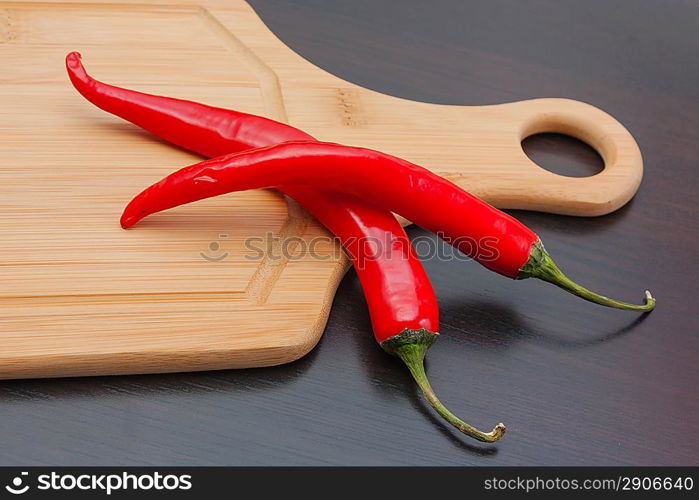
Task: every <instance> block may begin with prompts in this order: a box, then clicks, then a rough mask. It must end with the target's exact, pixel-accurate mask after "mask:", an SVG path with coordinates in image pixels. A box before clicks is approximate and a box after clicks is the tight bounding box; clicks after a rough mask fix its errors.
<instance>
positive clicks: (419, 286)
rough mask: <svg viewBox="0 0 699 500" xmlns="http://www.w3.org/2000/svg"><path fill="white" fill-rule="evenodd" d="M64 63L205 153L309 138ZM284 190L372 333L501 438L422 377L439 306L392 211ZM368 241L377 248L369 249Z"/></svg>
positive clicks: (91, 95) (140, 121)
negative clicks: (308, 215)
mask: <svg viewBox="0 0 699 500" xmlns="http://www.w3.org/2000/svg"><path fill="white" fill-rule="evenodd" d="M66 66H67V69H68V73H69V74H70V77H71V81H72V82H73V85H75V87H76V88H77V89H78V90H79V91H80V92H81V93H82V94H83V95H84V96H85V97H86V98H87V99H88V100H90V101H92V102H93V103H95V104H96V105H98V106H99V107H101V108H102V109H104V110H105V111H108V112H111V113H114V114H117V115H118V116H122V117H123V118H126V119H127V120H129V121H131V122H133V123H135V124H137V125H140V126H141V127H143V128H145V129H147V130H149V131H151V132H152V133H154V134H156V135H158V136H160V137H162V138H164V139H167V140H169V141H171V142H174V143H176V144H178V145H180V146H182V147H184V148H187V149H190V150H192V151H196V152H198V153H201V154H203V155H204V156H214V155H220V154H224V153H228V152H231V151H236V150H244V149H248V148H251V147H255V146H265V145H267V144H270V143H276V142H282V141H286V140H291V139H312V138H311V137H310V136H308V135H307V134H305V133H303V132H301V131H299V130H296V129H294V128H292V127H289V126H286V125H283V124H280V123H277V122H274V121H272V120H267V119H264V118H260V117H256V116H252V115H245V114H243V113H236V112H235V111H231V110H225V109H220V108H213V107H211V106H204V105H200V104H197V103H193V102H189V101H182V100H178V99H169V98H166V97H159V96H153V95H147V94H142V93H137V92H132V91H129V90H126V89H119V88H117V87H113V86H108V85H104V84H102V83H101V82H97V81H95V80H93V79H92V78H90V77H89V75H87V73H86V72H85V70H84V68H83V67H82V64H80V56H79V55H78V54H76V53H73V54H69V55H68V57H67V58H66ZM283 190H284V192H285V193H287V194H288V195H290V196H292V197H294V198H296V199H297V200H298V201H299V202H300V203H301V204H303V205H305V206H306V207H307V208H309V209H310V210H311V212H313V213H314V215H316V217H317V218H318V219H319V220H320V221H321V223H323V224H325V225H326V226H327V227H328V229H330V230H331V231H332V232H334V233H335V234H336V235H337V236H339V237H340V239H341V240H342V243H343V245H344V247H345V249H346V251H347V252H348V254H349V256H350V258H351V260H352V263H353V265H354V266H355V269H357V275H358V276H359V279H360V281H361V283H362V288H363V289H364V294H365V296H366V298H367V303H368V306H369V312H370V316H371V321H372V326H373V329H374V335H375V337H376V339H377V341H379V343H380V345H381V347H382V348H383V349H384V350H385V351H387V352H389V353H391V354H393V355H395V356H398V357H400V358H401V359H402V360H403V361H404V362H405V364H406V365H407V366H408V368H409V369H410V372H411V374H412V375H413V377H414V378H415V380H416V382H417V384H418V386H419V387H420V389H421V391H422V392H423V394H424V395H425V397H426V399H427V401H428V402H429V403H430V405H431V406H432V407H433V408H434V409H435V410H436V411H437V412H438V413H439V414H440V415H441V416H442V417H444V418H445V419H446V420H447V421H448V422H449V423H451V424H452V425H453V426H455V427H456V428H457V429H459V430H460V431H461V432H463V433H465V434H467V435H469V436H471V437H473V438H475V439H478V440H480V441H484V442H494V441H497V440H498V439H500V438H501V437H502V435H503V434H504V432H505V426H504V425H503V424H498V425H497V426H495V428H493V430H492V431H491V432H483V431H480V430H478V429H476V428H475V427H473V426H471V425H469V424H467V423H466V422H464V421H463V420H461V419H460V418H458V417H457V416H456V415H454V414H453V413H452V412H451V411H449V410H448V409H447V408H446V407H445V406H444V405H443V404H442V403H441V402H440V401H439V399H438V398H437V396H436V395H435V393H434V391H433V390H432V387H431V386H430V384H429V382H428V380H427V377H426V375H425V370H424V365H423V358H424V356H425V352H426V351H427V349H428V348H429V347H430V346H431V345H432V343H433V342H434V341H435V339H436V337H437V335H436V332H437V331H438V309H437V305H436V301H435V297H434V292H433V291H432V286H431V284H430V282H429V280H428V279H427V276H426V274H425V272H424V269H423V268H422V265H421V264H420V262H419V260H417V258H416V256H415V254H414V251H413V250H412V245H411V244H410V242H409V240H408V239H407V236H406V235H405V232H404V231H403V228H402V227H401V226H400V225H399V224H398V222H397V221H396V220H395V218H394V217H393V215H392V214H391V213H390V212H389V211H382V210H379V209H377V208H375V207H374V206H372V205H371V204H367V203H365V202H361V201H360V200H358V199H357V198H354V197H352V196H351V195H347V194H341V193H331V192H329V191H327V190H325V189H312V188H308V187H304V186H285V187H283ZM372 244H377V248H378V249H379V250H380V251H382V253H379V254H377V255H372V254H370V252H369V250H368V249H369V248H370V247H371V246H372Z"/></svg>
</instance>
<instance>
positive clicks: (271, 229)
mask: <svg viewBox="0 0 699 500" xmlns="http://www.w3.org/2000/svg"><path fill="white" fill-rule="evenodd" d="M71 50H79V51H81V52H82V54H83V57H84V61H85V63H86V65H87V67H88V68H89V70H90V71H91V72H92V73H93V74H94V75H95V76H96V77H97V78H100V79H102V80H105V81H107V82H110V83H113V84H116V85H122V86H126V87H130V88H135V89H138V90H142V91H145V92H152V93H158V94H165V95H169V96H175V97H181V98H185V99H192V100H196V101H203V102H206V103H209V104H212V105H215V106H222V107H230V108H236V109H239V110H242V111H246V112H249V113H256V114H261V115H266V116H269V117H271V118H275V119H277V120H281V121H288V122H289V123H291V124H293V125H296V126H298V127H300V128H302V129H304V130H306V131H308V132H309V133H311V134H313V135H315V136H316V137H318V138H320V139H323V140H329V141H334V142H341V143H347V144H352V145H358V146H366V147H370V148H376V149H379V150H382V151H385V152H387V153H391V154H394V155H398V156H401V157H404V158H406V159H408V160H410V161H413V162H415V163H418V164H421V165H423V166H425V167H427V168H430V169H432V170H434V171H436V172H438V173H440V174H442V175H444V176H446V177H448V178H450V179H452V180H454V181H455V182H457V183H458V184H460V185H462V186H464V187H465V188H467V189H469V190H471V191H472V192H473V193H474V194H476V195H478V196H480V197H482V198H484V199H485V200H487V201H489V202H491V203H494V204H495V205H497V206H499V207H503V208H524V209H532V210H542V211H547V212H554V213H560V214H572V215H583V216H585V215H588V216H589V215H600V214H604V213H608V212H610V211H612V210H614V209H616V208H618V207H620V206H621V205H623V204H624V203H626V202H627V201H628V200H629V199H630V198H631V197H632V196H633V194H634V193H635V191H636V189H637V187H638V185H639V183H640V181H641V175H642V161H641V156H640V153H639V150H638V148H637V146H636V143H635V142H634V140H633V138H632V137H631V136H630V135H629V133H628V132H627V131H626V130H625V129H624V127H623V126H621V125H620V124H619V123H618V122H617V121H615V120H614V119H613V118H612V117H610V116H609V115H607V114H605V113H604V112H602V111H600V110H598V109H596V108H594V107H592V106H589V105H587V104H583V103H580V102H575V101H570V100H563V99H537V100H532V101H526V102H518V103H510V104H500V105H494V106H477V107H466V106H444V105H434V104H425V103H418V102H412V101H407V100H404V99H399V98H396V97H390V96H386V95H382V94H379V93H376V92H373V91H370V90H366V89H364V88H361V87H358V86H356V85H353V84H351V83H349V82H346V81H343V80H341V79H338V78H336V77H335V76H333V75H330V74H328V73H327V72H325V71H323V70H320V69H318V68H317V67H315V66H313V65H312V64H310V63H309V62H308V61H306V60H304V59H303V58H302V57H300V56H299V55H298V54H296V53H294V52H293V51H292V50H291V49H289V48H288V47H286V46H285V45H284V44H283V43H282V42H281V41H280V40H279V39H277V38H276V37H275V36H274V35H273V34H272V33H271V32H270V31H269V30H268V29H267V27H266V26H265V25H264V24H263V23H262V22H261V20H260V19H259V18H258V16H257V15H256V14H255V13H254V11H253V10H252V9H251V8H250V7H249V6H248V5H247V4H246V3H245V2H243V1H242V0H201V1H198V2H197V1H195V2H192V1H190V0H187V1H183V0H168V1H167V2H163V3H160V2H158V1H150V0H149V1H147V2H145V3H144V2H132V1H128V0H126V1H122V2H118V3H107V2H102V1H97V2H95V1H76V2H72V3H63V2H24V1H22V2H4V1H0V63H1V65H2V68H3V71H2V73H0V137H1V139H0V225H1V227H0V252H1V253H0V269H2V272H1V278H0V377H2V378H21V377H53V376H75V375H98V374H122V373H149V372H174V371H185V370H208V369H223V368H241V367H251V366H264V365H274V364H279V363H285V362H289V361H292V360H294V359H297V358H299V357H301V356H303V355H304V354H305V353H306V352H308V351H309V350H310V349H312V348H313V346H314V345H315V344H316V342H317V341H318V339H319V338H320V335H321V334H322V331H323V328H324V325H325V322H326V318H327V315H328V310H329V308H330V306H331V302H332V298H333V294H334V291H335V289H336V287H337V285H338V283H339V281H340V279H341V277H342V275H343V274H344V272H345V270H346V269H347V263H346V261H345V259H344V258H343V257H342V256H341V252H340V251H339V248H338V247H337V246H336V245H335V244H332V243H330V242H329V241H327V240H326V242H325V243H322V244H320V245H317V246H316V248H315V254H314V255H311V254H309V253H308V252H303V250H304V247H307V245H308V243H309V242H310V240H311V239H313V238H317V237H326V236H328V235H327V233H326V232H325V230H324V229H323V228H322V227H321V226H319V224H318V223H317V222H316V221H315V220H314V219H313V218H311V217H310V216H308V215H307V214H306V213H305V212H304V211H303V210H301V209H300V208H299V207H298V206H296V205H295V204H294V203H293V202H288V201H287V200H285V199H284V198H283V197H281V196H280V195H279V194H277V193H276V192H274V191H252V192H246V193H238V194H233V195H229V196H224V197H219V198H216V199H211V200H205V201H201V202H199V203H196V204H192V205H188V206H184V207H180V208H178V209H175V210H171V211H169V212H167V213H163V214H159V215H156V216H154V217H151V218H149V219H148V220H146V221H144V223H142V224H140V225H139V226H138V227H137V228H136V229H134V230H131V231H123V230H121V229H120V228H119V224H118V221H119V215H120V213H121V210H122V208H123V206H124V204H125V203H126V202H128V200H129V199H130V198H131V196H132V195H134V194H135V193H137V192H138V191H140V190H141V189H142V188H143V187H145V186H147V185H149V184H150V183H152V182H153V181H155V180H157V179H159V178H160V177H162V176H164V175H165V174H167V173H169V172H171V171H173V170H175V169H177V168H180V167H182V166H184V165H187V164H189V163H192V162H194V161H197V160H198V158H196V157H194V156H192V155H190V154H188V153H185V152H183V151H181V150H178V149H177V148H174V147H171V146H169V145H167V144H165V143H163V142H160V141H158V140H157V139H154V138H153V137H151V136H149V135H148V134H146V133H144V132H141V131H140V130H138V129H137V128H136V127H134V126H131V125H129V124H127V123H125V122H123V121H121V120H119V119H118V118H115V117H113V116H110V115H108V114H106V113H103V112H101V111H100V110H98V109H96V108H95V107H93V106H92V105H91V104H89V103H87V102H86V101H85V100H84V99H83V98H82V97H80V96H79V95H78V94H77V93H76V92H75V91H74V90H73V89H72V87H71V86H70V84H69V83H68V80H67V77H66V75H65V71H64V66H63V64H64V63H63V60H64V56H65V54H66V53H67V52H69V51H71ZM543 131H551V132H562V133H566V134H570V135H573V136H576V137H579V138H581V139H583V140H585V141H587V142H588V143H589V144H590V145H592V146H593V147H595V148H596V149H597V150H598V151H599V152H600V153H601V155H602V157H603V158H604V160H605V163H606V168H605V170H604V171H603V172H601V173H600V174H597V175H595V176H593V177H588V178H566V177H561V176H558V175H556V174H553V173H550V172H548V171H545V170H543V169H541V168H539V167H537V166H536V165H535V164H533V163H532V162H531V161H530V160H529V159H528V157H527V156H526V155H525V154H524V152H523V151H522V148H521V140H522V139H523V138H524V137H526V136H528V135H531V134H533V133H537V132H543ZM270 235H272V236H275V237H276V239H275V238H271V237H270ZM250 238H256V240H250ZM251 241H255V242H256V243H255V244H254V245H255V246H259V244H260V242H266V241H270V242H271V243H270V245H271V246H270V247H269V248H270V249H271V250H272V252H266V253H265V254H266V257H264V258H262V259H254V258H251V257H254V256H256V255H257V254H258V253H259V252H255V251H251V250H250V249H249V248H246V242H247V245H248V246H250V245H251ZM282 241H283V242H286V243H282ZM290 242H291V244H290ZM265 245H266V243H265ZM283 250H286V252H283ZM294 252H296V253H295V254H294ZM283 254H286V257H284V256H283ZM367 335H370V332H367Z"/></svg>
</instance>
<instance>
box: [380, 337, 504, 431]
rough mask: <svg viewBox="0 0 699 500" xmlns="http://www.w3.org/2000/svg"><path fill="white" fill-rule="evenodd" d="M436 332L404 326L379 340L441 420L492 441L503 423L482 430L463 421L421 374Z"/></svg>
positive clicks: (423, 373)
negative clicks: (395, 358) (410, 377)
mask: <svg viewBox="0 0 699 500" xmlns="http://www.w3.org/2000/svg"><path fill="white" fill-rule="evenodd" d="M436 337H437V335H436V334H434V333H431V332H427V331H426V330H405V331H403V332H402V333H400V334H398V335H396V336H394V337H391V338H390V339H388V340H386V341H384V342H382V343H381V347H383V348H384V349H385V350H386V351H387V352H389V353H391V354H394V355H396V356H398V357H399V358H400V359H402V360H403V362H404V363H405V364H406V366H407V367H408V369H409V370H410V373H411V374H412V375H413V378H414V379H415V382H417V385H418V387H419V388H420V390H421V391H422V394H423V395H424V396H425V398H426V399H427V401H428V402H429V403H430V405H431V406H432V408H434V410H435V411H436V412H437V413H439V414H440V415H441V416H442V417H443V418H444V420H446V421H447V422H449V423H450V424H451V425H453V426H454V427H456V428H457V429H458V430H459V431H461V432H463V433H464V434H466V435H467V436H470V437H472V438H474V439H477V440H478V441H483V442H485V443H494V442H495V441H497V440H498V439H500V438H501V437H502V436H503V434H505V425H504V424H502V423H500V424H498V425H496V426H495V427H494V428H493V430H492V431H490V432H483V431H481V430H479V429H476V428H475V427H473V426H472V425H469V424H467V423H466V422H464V421H463V420H461V419H460V418H459V417H457V416H456V415H454V414H453V413H452V412H451V411H449V409H448V408H447V407H446V406H444V405H443V404H442V402H441V401H440V400H439V398H437V395H436V394H435V393H434V390H433V389H432V386H431V385H430V382H429V380H428V379H427V375H426V374H425V366H424V358H425V353H426V352H427V349H428V348H429V347H430V345H432V343H433V342H434V339H435V338H436Z"/></svg>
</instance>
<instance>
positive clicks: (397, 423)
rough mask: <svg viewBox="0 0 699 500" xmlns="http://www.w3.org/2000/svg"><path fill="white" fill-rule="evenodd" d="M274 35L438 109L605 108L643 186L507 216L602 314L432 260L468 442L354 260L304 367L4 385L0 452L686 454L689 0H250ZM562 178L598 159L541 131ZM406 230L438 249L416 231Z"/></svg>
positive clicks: (692, 308) (159, 456)
mask: <svg viewBox="0 0 699 500" xmlns="http://www.w3.org/2000/svg"><path fill="white" fill-rule="evenodd" d="M252 4H253V6H254V7H255V9H256V10H257V11H258V12H259V13H260V15H261V16H262V17H263V19H264V20H265V21H266V22H267V23H268V24H269V26H270V27H271V28H272V30H273V31H275V32H276V33H277V34H278V35H279V36H280V37H281V38H282V39H283V40H284V41H285V42H286V43H287V44H289V45H290V46H291V47H292V48H293V49H295V50H296V51H298V52H300V53H301V54H303V55H304V56H305V57H306V58H308V59H309V60H311V61H312V62H314V63H315V64H317V65H318V66H320V67H323V68H325V69H327V70H329V71H331V72H333V73H335V74H337V75H338V76H340V77H342V78H345V79H347V80H350V81H353V82H356V83H358V84H360V85H363V86H366V87H368V88H372V89H375V90H378V91H381V92H385V93H388V94H393V95H399V96H401V97H406V98H409V99H416V100H423V101H429V102H439V103H450V104H467V105H475V104H491V103H497V102H505V101H513V100H520V99H526V98H532V97H569V98H573V99H579V100H582V101H587V102H589V103H592V104H594V105H596V106H598V107H600V108H602V109H604V110H606V111H608V112H609V113H611V114H612V115H614V116H615V117H616V118H617V119H619V120H620V121H621V122H622V123H623V124H624V125H625V126H626V127H627V128H628V129H629V130H630V131H631V133H632V134H633V135H634V136H635V138H636V140H637V141H638V143H639V145H640V147H641V150H642V152H643V156H644V159H645V166H646V171H645V178H644V181H643V185H642V186H641V189H640V191H639V193H638V195H637V196H636V198H635V199H634V200H633V202H631V203H630V204H629V205H627V206H626V207H624V208H623V209H621V210H619V211H618V212H616V213H614V214H612V215H608V216H605V217H600V218H594V219H582V218H573V217H562V216H553V215H545V214H535V213H524V212H521V213H516V216H517V217H520V218H521V219H522V220H523V221H524V222H525V223H527V224H529V225H531V227H532V228H533V229H534V230H535V231H537V232H538V233H539V234H540V235H541V236H542V238H544V240H545V241H546V242H547V247H548V249H549V251H550V252H551V253H552V255H553V256H554V257H555V258H556V259H557V261H558V262H559V264H560V265H561V266H562V267H564V269H566V270H567V271H568V272H569V274H570V275H571V276H572V277H574V278H577V279H578V280H579V281H581V282H583V283H585V284H586V285H588V286H590V287H591V288H593V289H595V290H599V291H602V292H605V293H607V294H610V295H612V296H615V297H620V298H623V299H627V300H632V301H637V300H640V299H641V295H642V292H643V290H644V289H645V288H650V289H651V290H652V291H653V293H654V294H655V295H656V296H657V298H658V307H657V310H656V311H655V312H653V313H652V314H650V315H648V316H646V317H639V316H638V315H636V314H633V313H628V312H621V311H615V310H606V309H603V308H600V307H597V306H594V305H591V304H587V303H585V302H582V301H580V300H578V299H576V298H574V297H572V296H569V295H566V294H564V293H562V292H560V291H559V290H558V289H555V288H554V287H552V286H550V285H546V284H544V283H541V282H533V281H532V280H529V281H522V282H512V281H509V280H507V279H505V278H501V277H499V276H496V275H494V274H491V273H489V272H487V271H485V270H484V269H483V268H481V267H480V266H478V265H476V264H474V263H464V262H461V261H444V260H439V259H429V260H428V261H426V262H425V264H426V266H427V269H428V272H429V274H430V276H431V278H432V279H433V280H434V285H435V288H436V291H437V293H438V296H439V299H440V304H441V307H442V333H443V335H442V337H441V338H440V341H439V342H438V343H437V344H436V345H435V347H434V348H433V349H432V350H431V352H430V354H429V358H428V359H429V364H428V370H429V375H430V377H431V379H432V382H433V384H434V386H435V387H436V389H437V391H438V392H439V393H440V395H441V396H442V398H443V400H444V401H445V402H446V403H447V404H448V405H449V406H451V407H452V408H453V409H454V410H455V411H456V412H457V413H459V414H461V415H463V416H464V417H467V419H468V420H469V421H471V422H472V423H474V424H477V425H479V426H482V427H487V426H489V425H492V424H494V423H495V422H497V421H499V420H503V421H504V422H506V423H507V424H508V429H509V433H508V435H507V436H506V437H505V439H503V440H502V441H501V442H500V443H498V444H497V445H496V446H479V445H478V444H477V443H475V442H474V441H471V440H469V439H467V438H463V437H462V436H460V435H458V434H457V433H455V432H454V431H453V430H452V429H451V428H449V427H447V426H445V425H444V424H443V423H442V422H441V421H440V420H439V419H438V418H436V417H435V416H434V414H433V413H432V411H431V410H429V409H428V408H427V407H426V406H425V404H424V403H423V402H422V400H421V399H420V397H418V395H417V393H416V391H415V388H414V386H413V384H412V382H411V379H410V377H409V375H408V373H407V370H405V369H404V368H403V367H402V366H401V365H400V363H399V362H398V361H396V360H394V359H392V358H390V357H388V356H387V355H385V354H384V353H383V352H382V351H381V350H380V349H379V348H378V347H377V346H376V345H375V344H374V341H373V340H372V336H371V333H370V325H369V320H368V317H367V312H366V307H365V303H364V300H363V298H362V294H361V290H360V288H359V284H358V282H357V279H356V276H355V275H354V273H350V274H348V275H347V277H346V278H345V280H344V281H343V283H342V286H341V287H340V289H339V292H338V294H337V298H336V300H335V304H334V306H333V310H332V314H331V317H330V321H329V323H328V327H327V331H326V333H325V336H324V337H323V339H322V341H321V343H320V344H319V346H318V347H317V348H316V349H315V350H314V351H313V352H312V353H311V354H309V355H308V356H306V357H305V358H304V359H302V360H300V361H298V362H296V363H293V364H290V365H286V366H279V367H275V368H266V369H253V370H244V371H225V372H208V373H192V374H176V375H157V376H155V375H154V376H132V377H102V378H81V379H64V380H29V381H5V382H2V383H0V401H1V402H2V412H1V413H2V415H1V417H0V463H2V464H5V465H20V464H21V465H30V464H34V465H37V464H45V465H57V464H64V465H70V464H93V465H101V464H110V465H124V464H134V465H138V464H152V465H174V464H217V465H235V464H253V465H255V464H367V465H369V464H380V465H384V464H393V465H403V464H449V465H499V464H503V465H538V464H545V465H559V464H560V465H600V464H604V465H628V464H637V465H697V464H698V463H699V418H698V417H697V415H699V404H698V398H697V382H699V335H698V333H699V332H698V329H699V328H698V325H699V315H698V313H697V311H698V310H699V306H697V305H695V302H697V301H699V294H697V283H698V282H699V272H698V271H697V265H698V264H699V262H698V259H697V254H698V253H699V238H698V236H699V235H698V227H699V223H698V222H697V215H698V214H699V211H698V210H697V198H696V197H697V191H699V161H698V159H699V154H698V153H699V85H698V84H697V82H699V58H698V57H697V54H699V37H698V36H697V30H698V29H699V22H698V21H697V20H698V19H699V4H697V3H696V2H693V1H691V0H685V1H666V2H659V1H636V2H606V1H601V0H596V1H586V2H577V1H559V0H555V1H554V0H541V1H536V2H520V1H517V0H508V1H488V2H486V1H478V2H464V1H460V0H450V1H431V2H423V1H420V0H411V1H408V0H401V1H400V2H399V1H397V0H396V1H393V2H385V1H376V0H361V1H360V0H354V1H352V2H339V1H337V2H327V1H324V0H304V1H299V0H296V1H294V2H286V1H281V0H252ZM525 147H526V150H527V152H528V153H529V154H530V155H531V156H532V157H533V158H534V159H535V160H536V161H537V162H539V163H540V164H541V165H543V166H545V167H547V168H550V169H552V170H554V171H556V172H559V173H564V174H567V175H590V174H592V173H594V172H596V171H597V170H599V169H600V168H601V160H600V159H599V157H598V156H597V155H596V153H594V152H593V151H592V150H590V149H589V148H588V147H587V146H585V145H583V144H581V143H578V142H576V141H574V140H570V139H565V138H561V137H556V136H553V137H550V136H549V137H547V136H544V137H535V138H532V139H529V140H527V141H526V144H525ZM410 233H411V235H412V236H414V237H418V236H419V237H421V239H427V241H428V242H431V244H432V245H438V244H439V243H438V242H437V240H435V239H434V238H433V237H432V236H431V235H429V234H428V233H426V232H424V231H421V230H420V229H417V228H413V229H411V230H410Z"/></svg>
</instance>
